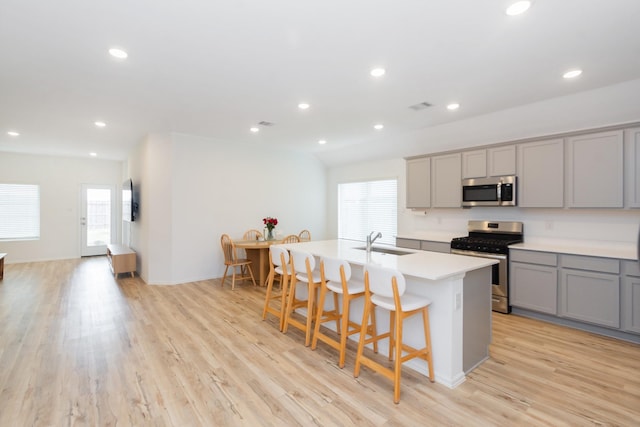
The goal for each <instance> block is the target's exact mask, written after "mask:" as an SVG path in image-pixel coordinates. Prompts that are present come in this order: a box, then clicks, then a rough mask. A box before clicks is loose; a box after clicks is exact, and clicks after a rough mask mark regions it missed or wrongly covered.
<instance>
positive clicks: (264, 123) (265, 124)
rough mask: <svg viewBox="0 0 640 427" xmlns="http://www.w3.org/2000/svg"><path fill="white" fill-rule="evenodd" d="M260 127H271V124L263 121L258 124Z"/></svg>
mask: <svg viewBox="0 0 640 427" xmlns="http://www.w3.org/2000/svg"><path fill="white" fill-rule="evenodd" d="M258 124H259V125H260V126H273V123H271V122H265V121H264V120H263V121H261V122H259V123H258Z"/></svg>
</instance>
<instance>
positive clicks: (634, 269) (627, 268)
mask: <svg viewBox="0 0 640 427" xmlns="http://www.w3.org/2000/svg"><path fill="white" fill-rule="evenodd" d="M622 273H623V274H624V275H625V276H638V277H640V262H638V261H622Z"/></svg>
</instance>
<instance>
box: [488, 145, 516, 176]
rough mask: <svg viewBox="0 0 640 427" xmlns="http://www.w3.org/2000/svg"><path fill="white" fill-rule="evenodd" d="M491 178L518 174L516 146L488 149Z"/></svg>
mask: <svg viewBox="0 0 640 427" xmlns="http://www.w3.org/2000/svg"><path fill="white" fill-rule="evenodd" d="M487 160H488V162H489V163H488V167H489V173H488V175H489V176H505V175H515V174H516V146H515V145H505V146H502V147H494V148H489V149H487Z"/></svg>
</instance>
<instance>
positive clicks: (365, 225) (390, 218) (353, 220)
mask: <svg viewBox="0 0 640 427" xmlns="http://www.w3.org/2000/svg"><path fill="white" fill-rule="evenodd" d="M397 193H398V181H397V180H395V179H390V180H380V181H367V182H350V183H344V184H338V238H340V239H349V240H360V241H366V236H367V235H369V233H371V232H372V231H375V232H378V231H379V232H381V233H382V238H381V239H378V240H376V242H380V243H388V244H392V245H394V244H395V236H396V233H397V228H398V226H397V223H398V196H397Z"/></svg>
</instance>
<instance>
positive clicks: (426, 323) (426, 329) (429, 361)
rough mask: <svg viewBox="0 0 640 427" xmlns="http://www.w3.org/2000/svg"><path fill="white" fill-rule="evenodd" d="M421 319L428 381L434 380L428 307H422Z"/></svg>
mask: <svg viewBox="0 0 640 427" xmlns="http://www.w3.org/2000/svg"><path fill="white" fill-rule="evenodd" d="M422 320H423V325H424V342H425V344H426V346H427V350H428V353H427V365H428V367H429V381H431V382H434V381H435V377H434V374H433V353H432V352H431V329H430V328H429V307H425V308H423V309H422Z"/></svg>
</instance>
